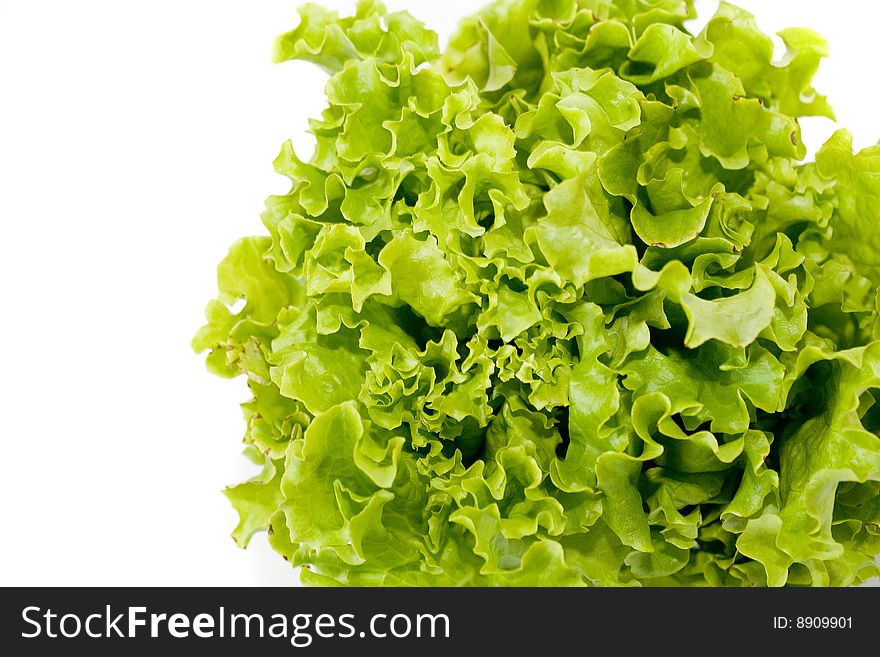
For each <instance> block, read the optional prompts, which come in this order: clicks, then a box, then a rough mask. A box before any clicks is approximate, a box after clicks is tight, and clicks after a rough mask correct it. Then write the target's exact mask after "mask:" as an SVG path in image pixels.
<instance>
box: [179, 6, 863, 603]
mask: <svg viewBox="0 0 880 657" xmlns="http://www.w3.org/2000/svg"><path fill="white" fill-rule="evenodd" d="M300 17H301V20H300V24H299V26H298V27H297V28H296V29H294V30H293V31H291V32H288V33H286V34H284V35H282V36H281V37H279V39H278V40H277V42H276V44H275V48H274V57H275V59H276V60H277V61H285V60H291V59H304V60H307V61H310V62H313V63H315V64H317V65H318V66H320V67H321V68H323V69H324V70H325V71H326V72H327V73H328V74H329V76H330V77H329V80H328V82H327V87H326V95H327V108H326V109H325V110H324V112H323V113H322V115H321V116H320V117H319V118H316V119H313V120H312V122H311V131H312V133H313V134H314V136H315V150H314V153H313V155H312V156H311V157H310V158H308V160H307V161H306V160H303V159H300V157H299V156H298V155H297V154H296V153H295V152H294V149H293V147H292V145H291V144H290V143H287V144H285V145H284V146H283V147H282V150H281V154H280V155H279V156H278V159H277V160H276V162H275V167H276V169H277V171H278V172H279V173H281V174H283V175H285V176H287V177H288V178H289V179H290V180H291V183H292V184H291V188H290V191H289V192H288V193H287V194H284V195H281V196H272V197H270V198H269V199H268V200H267V202H266V210H265V212H264V213H263V215H262V220H263V224H264V226H265V228H266V231H267V232H268V235H266V236H262V237H251V238H245V239H242V240H240V241H239V242H237V243H236V244H234V245H233V246H232V248H231V249H230V251H229V255H228V256H227V257H226V258H225V259H224V260H223V262H222V263H221V264H220V268H219V287H220V295H219V298H218V299H217V300H215V301H212V302H211V303H210V304H209V306H208V310H207V319H208V322H207V324H206V325H205V326H204V327H203V328H202V329H201V330H200V331H199V333H198V334H197V336H196V338H195V340H194V342H193V346H194V347H195V349H196V350H198V351H200V352H201V351H208V352H209V353H208V365H209V368H210V369H211V370H212V371H213V372H215V373H217V374H220V375H222V376H229V377H232V376H236V375H239V374H244V375H245V376H246V378H247V384H248V386H249V387H250V391H251V393H252V395H253V399H252V400H251V401H249V402H247V403H246V404H244V405H243V410H244V415H245V420H246V422H247V433H246V436H245V442H246V443H247V454H248V456H249V457H250V458H251V459H252V460H254V461H255V462H256V463H258V464H259V465H260V466H261V467H262V470H261V472H260V474H259V475H257V476H256V477H254V478H253V479H251V480H250V481H247V482H245V483H242V484H239V485H237V486H234V487H231V488H229V489H228V490H227V496H228V497H229V499H230V501H231V502H232V503H233V504H234V505H235V507H236V509H237V510H238V512H239V515H240V518H241V521H240V524H239V525H238V527H237V528H236V529H235V532H234V534H233V536H234V538H235V540H236V541H237V542H238V543H239V544H240V545H242V546H246V545H247V543H248V540H249V539H250V537H251V536H252V535H253V534H254V533H255V532H258V531H267V532H268V534H269V540H270V543H271V545H272V546H273V547H274V548H275V550H277V551H278V552H279V553H280V554H281V555H283V557H284V558H285V559H286V560H288V561H289V562H290V563H291V564H292V565H293V566H295V567H301V575H302V579H303V581H304V582H305V583H307V584H316V585H338V584H343V585H395V586H396V585H415V586H427V585H442V586H459V585H481V586H568V585H605V586H630V585H700V586H703V585H717V586H782V585H814V586H847V585H853V584H858V583H861V582H863V581H865V580H866V579H868V578H870V577H873V576H875V575H877V574H878V567H877V564H876V562H875V558H876V556H877V555H878V553H880V438H878V432H880V411H878V409H880V406H878V405H877V404H876V402H877V401H878V395H880V297H878V294H877V289H878V287H877V286H878V284H880V229H878V225H880V224H878V222H880V148H878V147H873V148H868V149H866V150H864V151H862V152H859V153H853V149H852V142H851V136H850V135H849V133H847V132H846V131H845V130H840V131H838V132H837V133H835V134H834V135H833V136H832V137H831V139H830V140H829V141H828V142H827V143H826V144H825V146H824V147H822V149H821V150H820V151H819V152H818V154H817V155H816V158H815V161H814V162H805V161H804V157H805V148H804V145H803V143H802V141H801V135H800V128H799V125H798V119H799V118H800V117H802V116H826V117H833V114H832V111H831V108H830V106H829V104H828V102H827V101H826V99H825V98H824V97H823V96H821V95H819V94H818V93H817V92H816V91H815V90H814V89H813V88H812V87H811V86H810V85H811V82H810V81H811V78H812V76H813V74H814V73H815V72H816V70H817V67H818V65H819V61H820V59H821V58H822V57H824V56H825V55H826V54H827V47H826V44H825V42H824V41H823V40H822V38H821V37H819V36H818V35H817V34H815V33H814V32H812V31H810V30H806V29H792V30H785V31H783V32H782V33H781V34H780V36H781V37H782V39H783V41H784V43H785V46H786V47H787V49H788V53H787V55H786V57H785V58H784V59H783V60H782V61H781V62H777V61H773V60H772V56H773V43H772V41H771V39H770V38H769V37H768V36H766V35H765V34H763V33H762V32H761V31H760V30H759V29H758V27H757V26H756V24H755V20H754V18H753V17H752V16H751V15H750V14H748V13H747V12H745V11H743V10H741V9H739V8H737V7H735V6H733V5H729V4H727V3H724V2H722V3H721V6H720V7H719V9H718V12H717V13H716V15H715V16H714V17H713V18H712V19H711V20H710V21H709V22H708V24H707V25H706V26H705V28H704V29H703V30H702V31H701V32H700V33H699V34H696V35H694V34H692V33H691V32H689V31H688V29H687V27H686V21H688V20H689V19H691V18H694V7H693V3H692V2H691V1H690V0H686V1H684V2H682V1H681V0H577V1H576V2H570V1H566V2H557V1H553V0H499V1H497V2H494V3H492V4H490V5H489V6H488V7H486V8H485V9H483V10H481V11H480V12H479V13H477V14H476V15H475V16H473V17H471V18H468V19H465V20H464V21H463V22H462V23H461V25H460V27H459V29H458V31H457V32H456V34H455V35H454V36H453V37H452V39H451V40H450V43H449V46H448V48H447V49H446V51H445V52H442V53H441V51H440V49H439V47H438V42H437V37H436V36H435V35H434V34H433V33H432V32H431V31H429V30H427V29H425V28H424V27H423V26H422V25H421V24H420V23H419V22H418V21H416V20H415V19H414V18H412V17H411V16H410V15H409V14H407V13H405V12H402V13H387V12H386V10H385V8H384V7H383V6H382V5H381V4H380V3H379V2H376V1H374V0H361V2H359V3H358V5H357V11H356V14H355V15H354V16H350V17H345V18H339V17H338V16H337V15H336V14H335V13H334V12H330V11H327V10H325V9H323V8H321V7H319V6H316V5H306V6H304V7H303V8H302V9H300ZM242 302H243V304H242Z"/></svg>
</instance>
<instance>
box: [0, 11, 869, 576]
mask: <svg viewBox="0 0 880 657" xmlns="http://www.w3.org/2000/svg"><path fill="white" fill-rule="evenodd" d="M324 4H325V5H328V6H333V7H335V8H339V9H341V10H345V11H350V10H351V9H352V8H353V6H354V2H353V1H346V2H341V1H339V2H331V1H325V2H324ZM386 4H387V6H388V7H389V8H390V9H393V10H396V9H410V10H411V11H413V12H414V13H415V14H416V15H418V16H420V17H421V18H422V19H423V20H424V21H426V22H427V23H428V25H429V26H431V27H433V28H434V29H435V30H437V31H438V32H439V33H440V35H441V40H442V42H444V43H445V38H446V37H447V36H448V35H449V33H450V32H451V30H452V28H453V26H454V24H455V22H456V21H457V19H458V18H460V17H462V16H464V15H466V14H467V13H469V12H471V11H473V10H474V9H475V7H477V6H478V5H479V2H474V0H467V1H464V0H443V1H442V2H412V1H410V2H406V1H402V0H401V1H393V0H388V1H387V3H386ZM716 4H717V3H716V2H713V1H710V0H706V1H703V2H698V5H699V7H700V9H701V11H702V12H703V13H704V20H705V18H708V16H709V15H711V13H712V12H713V11H714V8H715V6H716ZM739 4H740V5H741V6H744V7H746V8H748V9H750V10H751V11H753V12H754V13H756V15H757V16H758V19H759V23H760V24H761V25H762V27H763V28H764V30H765V31H767V32H771V33H772V32H774V31H775V30H778V29H781V28H783V27H786V26H789V25H805V26H811V27H815V28H817V29H819V30H820V31H821V32H822V33H823V34H824V35H825V36H826V37H827V38H828V40H829V42H830V44H831V49H832V57H831V59H830V60H828V61H826V63H825V65H824V66H823V68H822V70H821V72H820V75H819V77H818V79H817V87H818V88H819V90H820V91H821V92H823V93H826V94H828V95H829V97H830V99H831V101H832V103H833V105H834V107H835V109H836V111H837V115H838V120H839V122H840V124H841V125H843V126H847V127H849V128H851V129H852V130H853V132H854V133H855V141H856V145H857V146H866V145H868V144H871V143H874V142H876V141H877V139H878V137H880V124H878V115H877V107H878V100H880V92H878V86H877V69H876V59H877V58H876V49H877V33H876V29H877V28H876V26H877V25H878V24H880V3H874V2H867V1H865V0H839V1H838V2H835V3H833V4H832V3H829V2H828V1H827V0H816V1H806V0H784V1H783V0H774V1H773V2H768V1H766V0H764V1H761V0H740V1H739ZM296 6H297V2H296V0H271V1H270V0H260V1H252V2H246V1H245V0H239V1H232V0H188V1H187V0H151V1H149V2H146V1H144V2H132V1H119V0H116V1H109V0H105V1H99V0H77V1H76V2H71V1H63V0H55V1H49V0H7V1H5V2H4V1H3V0H0V290H2V296H0V349H2V352H0V354H2V355H0V363H2V372H0V512H2V515H0V527H2V529H0V532H2V533H0V584H2V585H53V584H55V585H125V586H130V585H245V584H264V585H268V584H278V585H289V584H292V583H293V582H294V581H295V578H294V577H293V573H292V571H291V570H290V569H289V568H288V567H287V565H286V564H285V563H284V562H283V561H282V560H281V559H280V557H277V556H276V555H274V553H272V552H271V551H270V550H269V549H268V547H267V546H266V543H265V540H264V538H262V537H257V538H255V540H254V543H253V544H252V548H251V549H249V550H247V551H241V550H239V549H238V548H236V547H235V546H234V544H233V542H232V540H231V539H230V538H229V532H230V531H231V530H232V528H233V527H234V526H235V523H236V517H235V513H234V512H233V511H232V509H231V507H230V506H229V504H228V503H227V501H226V499H225V498H224V497H223V496H222V495H221V494H220V490H221V489H222V488H223V487H224V486H225V485H227V484H230V483H236V482H238V481H240V480H242V479H244V478H246V477H248V476H250V473H251V470H250V468H249V467H248V464H247V463H246V461H245V460H244V459H243V458H242V457H241V456H240V455H239V452H240V448H241V436H242V433H243V430H244V424H243V421H242V419H241V414H240V411H239V409H238V406H237V405H238V403H239V402H242V401H245V399H246V397H247V393H246V387H245V383H244V381H243V380H240V379H239V380H234V381H227V380H221V379H218V378H215V377H212V376H210V375H209V374H208V373H207V372H206V371H205V370H204V366H203V358H202V357H200V356H196V355H195V354H193V353H192V352H191V351H190V347H189V341H190V338H191V336H192V334H193V332H194V331H195V330H196V329H197V328H198V327H199V326H200V325H201V323H202V310H203V308H204V305H205V303H206V302H207V300H208V299H209V298H211V297H213V296H214V294H215V291H216V283H215V275H214V270H215V266H216V264H217V262H218V261H219V260H220V259H221V258H222V257H223V255H224V254H225V252H226V249H227V248H228V246H229V244H231V243H232V242H233V241H234V240H235V239H236V238H238V237H240V236H243V235H247V234H257V233H262V232H263V229H262V226H261V224H260V221H259V213H260V210H261V208H262V201H263V199H264V198H265V197H266V196H267V195H269V194H277V193H284V192H285V191H286V190H287V181H286V179H283V178H281V177H280V176H277V175H276V174H275V173H274V172H273V170H272V166H271V163H272V160H273V159H274V157H275V155H276V154H277V152H278V149H279V147H280V144H281V143H282V142H283V141H284V140H285V139H287V138H293V139H294V144H295V145H296V146H297V150H298V152H299V153H300V155H304V156H306V157H307V156H308V155H309V153H310V144H311V142H310V139H309V137H308V135H306V134H305V129H306V126H307V123H306V120H307V117H309V116H316V115H317V114H318V113H319V112H320V110H321V109H322V107H323V102H324V101H323V96H322V93H321V92H322V87H323V81H324V76H323V74H321V73H320V72H319V71H318V70H317V69H316V68H314V67H311V66H310V65H308V64H304V63H300V62H297V63H287V64H283V65H278V66H273V65H272V64H271V63H270V61H269V48H270V45H271V42H272V39H273V38H274V37H275V35H276V34H278V33H281V32H284V31H287V30H288V29H291V28H293V27H294V26H295V24H296V21H297V18H296V14H295V7H296ZM803 123H804V126H805V139H806V140H807V142H808V144H809V146H810V148H811V152H814V151H815V149H816V147H817V146H818V145H819V144H820V143H821V141H823V140H824V139H825V138H826V137H827V136H828V135H829V134H830V132H831V131H832V130H833V128H834V125H833V124H832V123H831V122H830V121H827V120H821V119H819V120H810V119H808V120H805V121H804V122H803Z"/></svg>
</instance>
